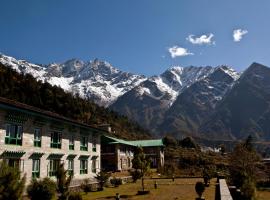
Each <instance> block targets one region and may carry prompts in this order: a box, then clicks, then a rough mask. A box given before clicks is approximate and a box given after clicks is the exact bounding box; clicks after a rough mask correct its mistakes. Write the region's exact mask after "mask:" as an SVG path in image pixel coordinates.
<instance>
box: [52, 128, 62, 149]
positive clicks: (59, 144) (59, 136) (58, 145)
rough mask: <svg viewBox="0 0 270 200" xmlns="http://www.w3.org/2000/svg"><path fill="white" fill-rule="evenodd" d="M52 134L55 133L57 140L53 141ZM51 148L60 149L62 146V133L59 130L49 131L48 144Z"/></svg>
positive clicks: (53, 136)
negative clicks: (49, 141)
mask: <svg viewBox="0 0 270 200" xmlns="http://www.w3.org/2000/svg"><path fill="white" fill-rule="evenodd" d="M54 134H57V142H56V141H54V139H55V138H56V137H55V135H54ZM50 146H51V148H55V149H61V147H62V133H61V132H57V131H52V132H51V144H50Z"/></svg>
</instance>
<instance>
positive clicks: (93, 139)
mask: <svg viewBox="0 0 270 200" xmlns="http://www.w3.org/2000/svg"><path fill="white" fill-rule="evenodd" d="M92 151H93V152H97V137H96V134H93V135H92Z"/></svg>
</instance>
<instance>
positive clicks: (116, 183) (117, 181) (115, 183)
mask: <svg viewBox="0 0 270 200" xmlns="http://www.w3.org/2000/svg"><path fill="white" fill-rule="evenodd" d="M110 182H111V184H112V185H113V186H114V187H118V186H119V185H121V184H122V180H121V179H120V178H115V177H113V178H112V179H111V180H110Z"/></svg>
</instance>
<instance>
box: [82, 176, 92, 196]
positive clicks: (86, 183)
mask: <svg viewBox="0 0 270 200" xmlns="http://www.w3.org/2000/svg"><path fill="white" fill-rule="evenodd" d="M81 189H82V190H83V191H84V192H85V193H86V194H87V193H88V192H91V185H90V183H89V179H88V178H86V179H84V180H83V182H82V184H81Z"/></svg>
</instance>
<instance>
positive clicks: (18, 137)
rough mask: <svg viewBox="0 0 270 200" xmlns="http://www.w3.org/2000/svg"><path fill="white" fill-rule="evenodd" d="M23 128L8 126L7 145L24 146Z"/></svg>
mask: <svg viewBox="0 0 270 200" xmlns="http://www.w3.org/2000/svg"><path fill="white" fill-rule="evenodd" d="M22 135H23V127H22V126H21V125H17V124H6V137H5V144H14V145H22Z"/></svg>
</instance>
